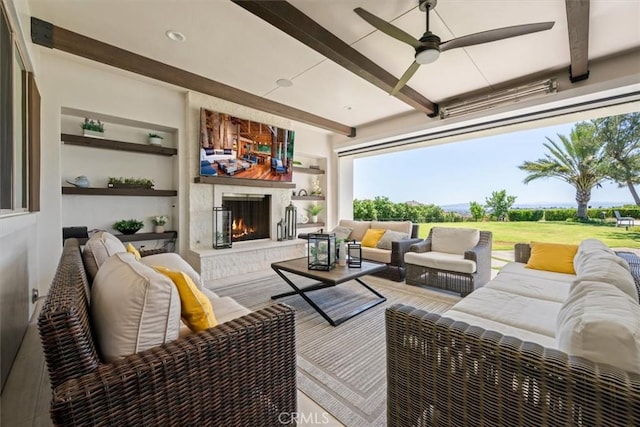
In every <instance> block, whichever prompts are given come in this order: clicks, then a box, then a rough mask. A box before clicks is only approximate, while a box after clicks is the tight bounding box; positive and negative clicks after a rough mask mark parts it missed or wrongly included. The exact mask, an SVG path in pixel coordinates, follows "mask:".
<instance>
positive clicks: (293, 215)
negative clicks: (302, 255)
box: [284, 202, 298, 240]
mask: <svg viewBox="0 0 640 427" xmlns="http://www.w3.org/2000/svg"><path fill="white" fill-rule="evenodd" d="M297 219H298V214H297V209H296V207H295V206H293V202H289V206H287V207H286V208H285V209H284V221H285V226H284V231H285V233H284V234H285V236H284V238H285V239H287V240H293V239H295V238H296V237H297V234H298V233H297V231H298V230H297V224H296V221H297Z"/></svg>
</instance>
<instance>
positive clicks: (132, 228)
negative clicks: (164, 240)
mask: <svg viewBox="0 0 640 427" xmlns="http://www.w3.org/2000/svg"><path fill="white" fill-rule="evenodd" d="M142 227H144V223H143V222H142V221H138V220H137V219H123V220H120V221H118V222H116V223H115V224H113V228H114V229H115V230H118V231H119V232H121V233H122V234H135V233H136V232H137V231H138V230H140V229H141V228H142Z"/></svg>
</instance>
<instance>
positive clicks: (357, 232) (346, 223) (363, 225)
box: [338, 219, 371, 242]
mask: <svg viewBox="0 0 640 427" xmlns="http://www.w3.org/2000/svg"><path fill="white" fill-rule="evenodd" d="M338 225H339V226H340V227H348V228H350V229H351V235H350V236H349V238H350V239H352V240H357V241H358V242H359V241H361V240H362V238H363V237H364V234H365V233H366V232H367V230H368V229H369V228H371V222H370V221H353V220H351V219H341V220H340V223H339V224H338Z"/></svg>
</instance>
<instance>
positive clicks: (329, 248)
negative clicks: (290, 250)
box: [307, 233, 336, 271]
mask: <svg viewBox="0 0 640 427" xmlns="http://www.w3.org/2000/svg"><path fill="white" fill-rule="evenodd" d="M307 248H308V249H307V256H308V260H309V270H325V271H329V270H332V269H333V268H335V266H336V235H335V233H330V234H324V233H310V234H309V244H308V245H307Z"/></svg>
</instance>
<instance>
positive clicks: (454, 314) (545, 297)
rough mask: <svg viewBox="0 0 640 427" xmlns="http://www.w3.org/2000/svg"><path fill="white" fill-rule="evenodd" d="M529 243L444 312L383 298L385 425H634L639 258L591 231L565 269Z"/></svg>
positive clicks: (639, 409)
mask: <svg viewBox="0 0 640 427" xmlns="http://www.w3.org/2000/svg"><path fill="white" fill-rule="evenodd" d="M530 254H531V250H530V246H529V245H528V244H519V245H516V251H515V255H516V256H515V259H516V262H514V263H510V264H507V265H506V266H505V267H504V268H503V269H502V271H501V272H500V273H499V274H498V275H497V277H496V278H494V279H493V280H492V281H490V282H489V283H487V284H486V285H485V286H484V287H482V288H480V289H476V290H475V291H474V292H473V293H471V294H470V295H469V296H467V297H466V298H464V299H462V300H461V301H460V302H459V303H457V304H456V305H454V306H453V308H452V309H450V310H449V311H447V312H445V313H444V314H442V315H438V314H433V313H427V312H424V311H420V310H416V309H414V308H412V307H409V306H403V305H394V306H392V307H390V308H389V309H387V311H386V334H387V369H388V372H387V378H388V384H387V393H388V394H387V396H388V401H387V409H388V425H389V426H390V427H394V426H398V427H399V426H402V427H404V426H456V427H464V426H469V427H471V426H508V427H514V426H530V427H539V426H581V427H597V426H611V427H613V426H636V425H640V350H639V349H640V344H639V343H640V340H639V339H638V338H639V336H640V333H639V332H640V315H639V313H640V306H639V305H638V285H639V284H640V262H638V257H636V256H630V255H629V254H625V259H627V260H629V261H630V264H627V263H626V262H625V261H624V260H623V259H622V257H619V256H617V255H616V254H614V253H613V252H612V251H610V250H609V249H608V248H606V247H605V246H604V245H603V244H602V243H601V242H599V241H595V240H593V239H589V240H585V241H584V242H582V243H581V244H580V247H579V249H578V252H577V253H576V255H575V257H574V258H573V263H574V265H575V271H576V272H577V274H564V273H558V272H550V271H542V270H534V269H530V268H526V267H525V264H524V263H526V262H527V261H528V260H529V257H530ZM629 265H631V269H630V270H629ZM634 282H635V283H634Z"/></svg>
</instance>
